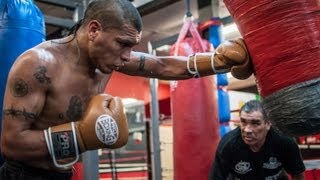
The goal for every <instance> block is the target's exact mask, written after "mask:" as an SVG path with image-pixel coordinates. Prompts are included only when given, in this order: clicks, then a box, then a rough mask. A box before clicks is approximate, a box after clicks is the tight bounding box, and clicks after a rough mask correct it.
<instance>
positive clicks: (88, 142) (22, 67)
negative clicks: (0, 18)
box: [0, 0, 251, 180]
mask: <svg viewBox="0 0 320 180" xmlns="http://www.w3.org/2000/svg"><path fill="white" fill-rule="evenodd" d="M141 30H142V21H141V17H140V15H139V13H138V11H137V9H136V8H135V7H134V6H133V5H132V4H131V3H130V2H129V1H128V0H118V1H112V0H104V1H93V2H91V3H90V4H89V6H88V7H87V9H86V12H85V15H84V18H83V20H81V21H80V22H79V23H78V26H76V28H75V30H74V33H73V34H72V35H70V36H67V37H65V38H62V39H56V40H50V41H46V42H43V43H41V44H40V45H38V46H36V47H34V48H32V49H30V50H28V51H26V52H25V53H23V54H22V55H21V56H20V57H18V59H17V60H16V62H15V64H14V65H13V67H12V69H11V71H10V73H9V76H8V82H7V86H6V91H5V100H4V109H3V119H2V123H3V126H2V136H1V150H2V153H3V156H4V157H5V159H6V163H5V164H4V165H3V166H2V167H1V169H0V179H6V180H10V179H15V180H16V179H70V178H71V176H72V172H71V170H70V169H71V167H72V166H71V165H72V163H71V164H70V166H68V168H61V166H59V165H63V164H65V163H70V162H72V161H73V160H75V157H76V156H77V155H78V154H80V153H82V152H85V151H87V150H91V149H99V148H118V147H121V146H123V145H125V144H126V142H127V138H128V137H127V136H128V128H127V122H126V117H125V114H124V113H123V108H122V104H121V101H120V99H119V98H116V97H112V96H110V95H106V94H101V93H103V92H104V89H105V87H106V84H107V83H108V81H109V79H110V77H111V74H112V72H113V71H119V72H122V73H125V74H128V75H134V76H144V77H153V78H160V79H172V80H177V79H188V78H192V77H199V76H204V75H212V74H215V73H216V72H219V73H220V72H221V73H225V72H230V71H231V72H232V73H233V75H234V76H236V77H238V78H246V77H247V76H249V75H250V74H251V72H250V71H242V70H243V69H246V67H247V66H248V63H249V61H248V59H249V58H248V57H247V56H246V54H247V52H246V49H245V45H244V43H243V41H241V40H237V41H231V42H225V43H224V44H221V46H220V47H219V48H217V49H216V52H215V53H209V54H208V53H207V54H197V56H190V57H156V56H152V55H149V54H145V53H139V52H132V47H133V46H135V45H137V44H138V43H139V42H140V38H141ZM13 48H14V47H13ZM242 72H244V73H242ZM96 123H98V124H99V123H100V125H103V123H109V124H110V125H112V127H113V128H112V129H109V130H108V129H103V128H102V130H105V131H106V132H107V131H108V133H111V135H114V137H115V139H111V140H110V141H109V140H106V139H104V137H103V134H101V132H100V131H99V129H97V128H96V127H95V124H96ZM100 130H101V129H100ZM99 135H100V136H99ZM65 143H67V145H68V146H66V144H65ZM64 148H67V149H64ZM64 150H65V151H64Z"/></svg>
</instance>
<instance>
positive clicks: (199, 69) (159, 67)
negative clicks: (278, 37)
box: [119, 39, 253, 80]
mask: <svg viewBox="0 0 320 180" xmlns="http://www.w3.org/2000/svg"><path fill="white" fill-rule="evenodd" d="M119 71H120V72H123V73H126V74H129V75H134V76H144V77H152V78H159V79H167V80H178V79H188V78H192V77H199V76H208V75H213V74H217V73H227V72H231V73H232V75H233V76H234V77H236V78H238V79H246V78H248V77H249V76H251V74H252V73H253V69H252V65H251V61H250V56H249V53H248V51H247V49H246V45H245V44H244V41H243V40H242V39H237V40H233V41H225V42H223V43H222V44H220V45H219V47H218V48H217V49H216V50H215V51H214V52H209V53H196V54H194V55H191V56H189V57H186V56H153V55H149V54H145V53H140V52H132V53H131V57H130V61H128V62H125V64H124V66H123V67H122V68H121V69H119Z"/></svg>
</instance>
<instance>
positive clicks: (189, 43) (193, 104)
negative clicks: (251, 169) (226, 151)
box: [171, 37, 220, 180]
mask: <svg viewBox="0 0 320 180" xmlns="http://www.w3.org/2000/svg"><path fill="white" fill-rule="evenodd" d="M178 39H179V38H178ZM200 41H202V42H201V43H203V44H204V47H205V49H204V50H202V48H201V47H200V46H199V42H197V39H196V38H194V37H187V38H183V39H182V40H181V41H177V42H176V44H175V45H173V47H172V49H171V55H183V56H188V55H191V54H192V53H195V52H200V51H202V52H204V51H207V50H208V48H209V47H210V43H209V42H208V41H205V40H202V39H201V40H200ZM176 48H178V49H176ZM176 50H177V51H176ZM175 52H178V53H175ZM171 109H172V110H171V112H172V119H173V151H174V179H175V180H195V179H197V180H206V179H208V174H209V169H210V166H211V164H212V161H213V157H214V154H215V150H216V147H217V144H218V141H219V138H220V136H219V120H218V116H217V115H218V110H217V100H216V83H215V79H214V77H213V76H209V77H204V78H199V79H190V80H180V81H173V82H171Z"/></svg>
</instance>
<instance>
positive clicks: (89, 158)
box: [82, 150, 99, 180]
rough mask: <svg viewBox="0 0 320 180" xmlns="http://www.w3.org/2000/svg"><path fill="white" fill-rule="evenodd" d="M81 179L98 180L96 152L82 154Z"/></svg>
mask: <svg viewBox="0 0 320 180" xmlns="http://www.w3.org/2000/svg"><path fill="white" fill-rule="evenodd" d="M82 164H83V179H84V180H98V179H99V156H98V150H93V151H87V152H85V153H83V154H82Z"/></svg>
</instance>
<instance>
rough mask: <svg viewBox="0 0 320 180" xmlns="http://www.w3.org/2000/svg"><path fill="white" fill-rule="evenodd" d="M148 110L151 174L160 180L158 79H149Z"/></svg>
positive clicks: (152, 52) (151, 50) (149, 47)
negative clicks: (149, 118)
mask: <svg viewBox="0 0 320 180" xmlns="http://www.w3.org/2000/svg"><path fill="white" fill-rule="evenodd" d="M148 50H149V54H155V53H154V51H153V49H152V46H151V43H150V42H149V43H148ZM150 94H151V101H150V112H151V132H152V133H151V142H152V143H151V152H152V153H153V155H152V170H153V171H152V172H153V173H152V175H153V179H154V180H161V179H162V176H161V174H162V173H161V157H160V140H159V102H158V79H154V78H151V79H150Z"/></svg>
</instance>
